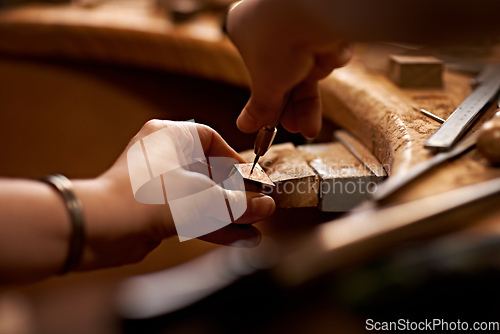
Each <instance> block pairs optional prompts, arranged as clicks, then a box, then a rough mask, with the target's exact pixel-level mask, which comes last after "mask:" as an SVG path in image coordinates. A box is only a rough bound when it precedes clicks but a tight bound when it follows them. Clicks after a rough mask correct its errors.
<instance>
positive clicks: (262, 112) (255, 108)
mask: <svg viewBox="0 0 500 334" xmlns="http://www.w3.org/2000/svg"><path fill="white" fill-rule="evenodd" d="M285 104H286V94H285V91H283V92H276V91H275V92H270V91H267V92H264V91H263V90H254V91H253V92H252V95H251V96H250V99H249V100H248V103H247V104H246V106H245V107H244V108H243V111H242V112H241V114H240V116H239V117H238V120H237V122H236V124H237V126H238V129H240V130H241V131H242V132H245V133H252V132H256V131H258V130H260V129H261V128H262V127H264V126H266V125H268V124H270V123H271V122H272V121H273V120H275V119H276V118H277V117H279V115H280V114H281V112H282V111H283V108H284V106H285Z"/></svg>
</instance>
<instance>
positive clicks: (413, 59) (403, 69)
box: [388, 55, 443, 88]
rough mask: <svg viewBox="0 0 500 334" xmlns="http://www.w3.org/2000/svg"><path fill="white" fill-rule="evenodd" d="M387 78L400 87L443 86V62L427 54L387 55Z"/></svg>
mask: <svg viewBox="0 0 500 334" xmlns="http://www.w3.org/2000/svg"><path fill="white" fill-rule="evenodd" d="M388 75H389V78H390V79H391V81H392V82H394V83H395V84H396V85H398V86H399V87H402V88H436V87H442V86H443V79H442V77H443V62H442V61H441V60H439V59H437V58H434V57H429V56H406V55H393V56H390V57H389V74H388Z"/></svg>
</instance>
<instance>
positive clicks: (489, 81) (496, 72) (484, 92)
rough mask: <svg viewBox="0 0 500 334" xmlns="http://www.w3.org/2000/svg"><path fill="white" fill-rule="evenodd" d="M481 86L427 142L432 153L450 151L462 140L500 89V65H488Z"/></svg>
mask: <svg viewBox="0 0 500 334" xmlns="http://www.w3.org/2000/svg"><path fill="white" fill-rule="evenodd" d="M478 78H479V79H480V82H479V85H478V86H477V87H476V89H474V91H472V93H471V94H470V95H469V96H467V98H466V99H465V100H464V101H463V102H462V104H461V105H460V106H459V107H458V108H457V109H456V110H455V111H454V112H453V113H452V114H451V115H450V117H448V119H447V120H446V121H445V122H444V123H443V124H442V125H441V127H440V128H439V129H437V130H436V132H434V134H432V136H430V137H429V139H427V141H426V142H425V147H426V148H428V149H430V150H432V151H448V150H450V149H451V148H452V147H453V145H454V144H455V143H456V142H457V141H458V139H460V137H461V136H462V135H463V134H464V133H465V131H466V130H467V129H468V128H469V126H470V125H471V124H472V123H473V122H474V120H475V119H476V118H477V116H478V115H479V112H480V111H481V110H482V109H483V108H484V107H485V106H486V105H487V104H488V102H490V101H491V100H492V99H493V98H494V97H495V96H496V94H497V92H498V90H499V89H500V65H487V66H485V68H484V69H483V71H482V72H481V73H480V74H479V76H478Z"/></svg>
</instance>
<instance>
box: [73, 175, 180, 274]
mask: <svg viewBox="0 0 500 334" xmlns="http://www.w3.org/2000/svg"><path fill="white" fill-rule="evenodd" d="M74 188H75V192H76V195H77V196H78V198H79V199H80V200H81V202H82V206H83V214H84V218H85V230H86V240H87V242H86V245H85V249H84V253H83V256H82V261H81V265H80V266H79V267H78V270H90V269H97V268H104V267H111V266H117V265H123V264H127V263H134V262H138V261H140V260H141V259H142V258H143V257H144V256H145V255H146V254H147V253H149V252H150V251H151V250H153V249H154V248H155V247H156V246H157V245H158V244H159V243H160V242H161V240H162V239H163V238H166V237H169V236H171V235H172V232H171V231H170V229H169V224H168V222H167V219H168V216H169V212H166V211H169V210H168V207H167V206H165V205H146V204H141V203H139V202H137V201H136V200H135V198H134V196H133V194H132V189H131V187H130V182H114V180H112V179H111V178H108V177H102V176H101V177H99V178H96V179H89V180H75V181H74Z"/></svg>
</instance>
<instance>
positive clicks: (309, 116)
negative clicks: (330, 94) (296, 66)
mask: <svg viewBox="0 0 500 334" xmlns="http://www.w3.org/2000/svg"><path fill="white" fill-rule="evenodd" d="M291 100H292V101H291V103H290V105H291V110H287V112H286V113H285V114H284V115H283V118H282V124H283V127H284V128H285V129H287V130H288V131H290V132H300V133H302V135H304V136H305V137H307V138H314V137H316V136H317V135H318V133H319V131H320V130H321V98H320V95H319V88H318V83H317V82H316V81H306V82H303V83H301V84H300V85H299V86H297V87H296V88H295V89H294V90H293V94H292V97H291Z"/></svg>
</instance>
